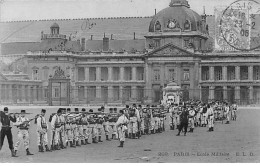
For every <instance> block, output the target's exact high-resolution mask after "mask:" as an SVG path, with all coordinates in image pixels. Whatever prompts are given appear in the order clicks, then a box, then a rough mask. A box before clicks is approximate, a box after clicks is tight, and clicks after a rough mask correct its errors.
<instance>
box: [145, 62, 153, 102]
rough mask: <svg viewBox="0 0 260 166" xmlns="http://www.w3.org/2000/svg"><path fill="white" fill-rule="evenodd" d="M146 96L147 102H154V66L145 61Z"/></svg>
mask: <svg viewBox="0 0 260 166" xmlns="http://www.w3.org/2000/svg"><path fill="white" fill-rule="evenodd" d="M145 83H146V84H145V97H147V99H146V100H148V101H147V102H152V66H151V65H150V64H148V63H147V62H146V63H145Z"/></svg>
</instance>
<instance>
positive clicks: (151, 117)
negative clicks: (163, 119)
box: [148, 105, 155, 134]
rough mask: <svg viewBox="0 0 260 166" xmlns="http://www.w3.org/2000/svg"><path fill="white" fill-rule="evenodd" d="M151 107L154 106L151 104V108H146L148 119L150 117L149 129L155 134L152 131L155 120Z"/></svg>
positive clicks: (152, 132)
mask: <svg viewBox="0 0 260 166" xmlns="http://www.w3.org/2000/svg"><path fill="white" fill-rule="evenodd" d="M153 107H155V106H154V105H152V108H151V109H149V110H148V116H149V118H148V119H150V121H149V122H150V123H149V130H150V132H151V134H155V133H154V125H155V121H154V117H153V112H154V108H153Z"/></svg>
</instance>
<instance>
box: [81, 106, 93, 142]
mask: <svg viewBox="0 0 260 166" xmlns="http://www.w3.org/2000/svg"><path fill="white" fill-rule="evenodd" d="M82 112H83V115H82V119H81V121H82V126H83V139H84V140H85V143H84V144H85V145H87V144H90V143H89V141H88V139H89V137H90V134H91V131H90V129H89V127H88V125H89V123H88V116H87V114H86V109H85V108H83V109H82Z"/></svg>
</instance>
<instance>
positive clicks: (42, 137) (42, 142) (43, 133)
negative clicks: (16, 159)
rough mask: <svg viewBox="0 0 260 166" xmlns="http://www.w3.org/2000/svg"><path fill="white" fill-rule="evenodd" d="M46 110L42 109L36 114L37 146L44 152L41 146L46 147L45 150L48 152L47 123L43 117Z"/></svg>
mask: <svg viewBox="0 0 260 166" xmlns="http://www.w3.org/2000/svg"><path fill="white" fill-rule="evenodd" d="M45 113H46V110H45V109H42V110H41V114H40V115H39V116H38V118H37V120H36V123H37V142H38V147H39V152H44V150H43V146H44V147H45V149H46V152H50V149H49V147H48V134H47V132H48V124H47V121H46V118H45Z"/></svg>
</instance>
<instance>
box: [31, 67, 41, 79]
mask: <svg viewBox="0 0 260 166" xmlns="http://www.w3.org/2000/svg"><path fill="white" fill-rule="evenodd" d="M32 76H33V80H39V70H38V69H34V70H33V75H32Z"/></svg>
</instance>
